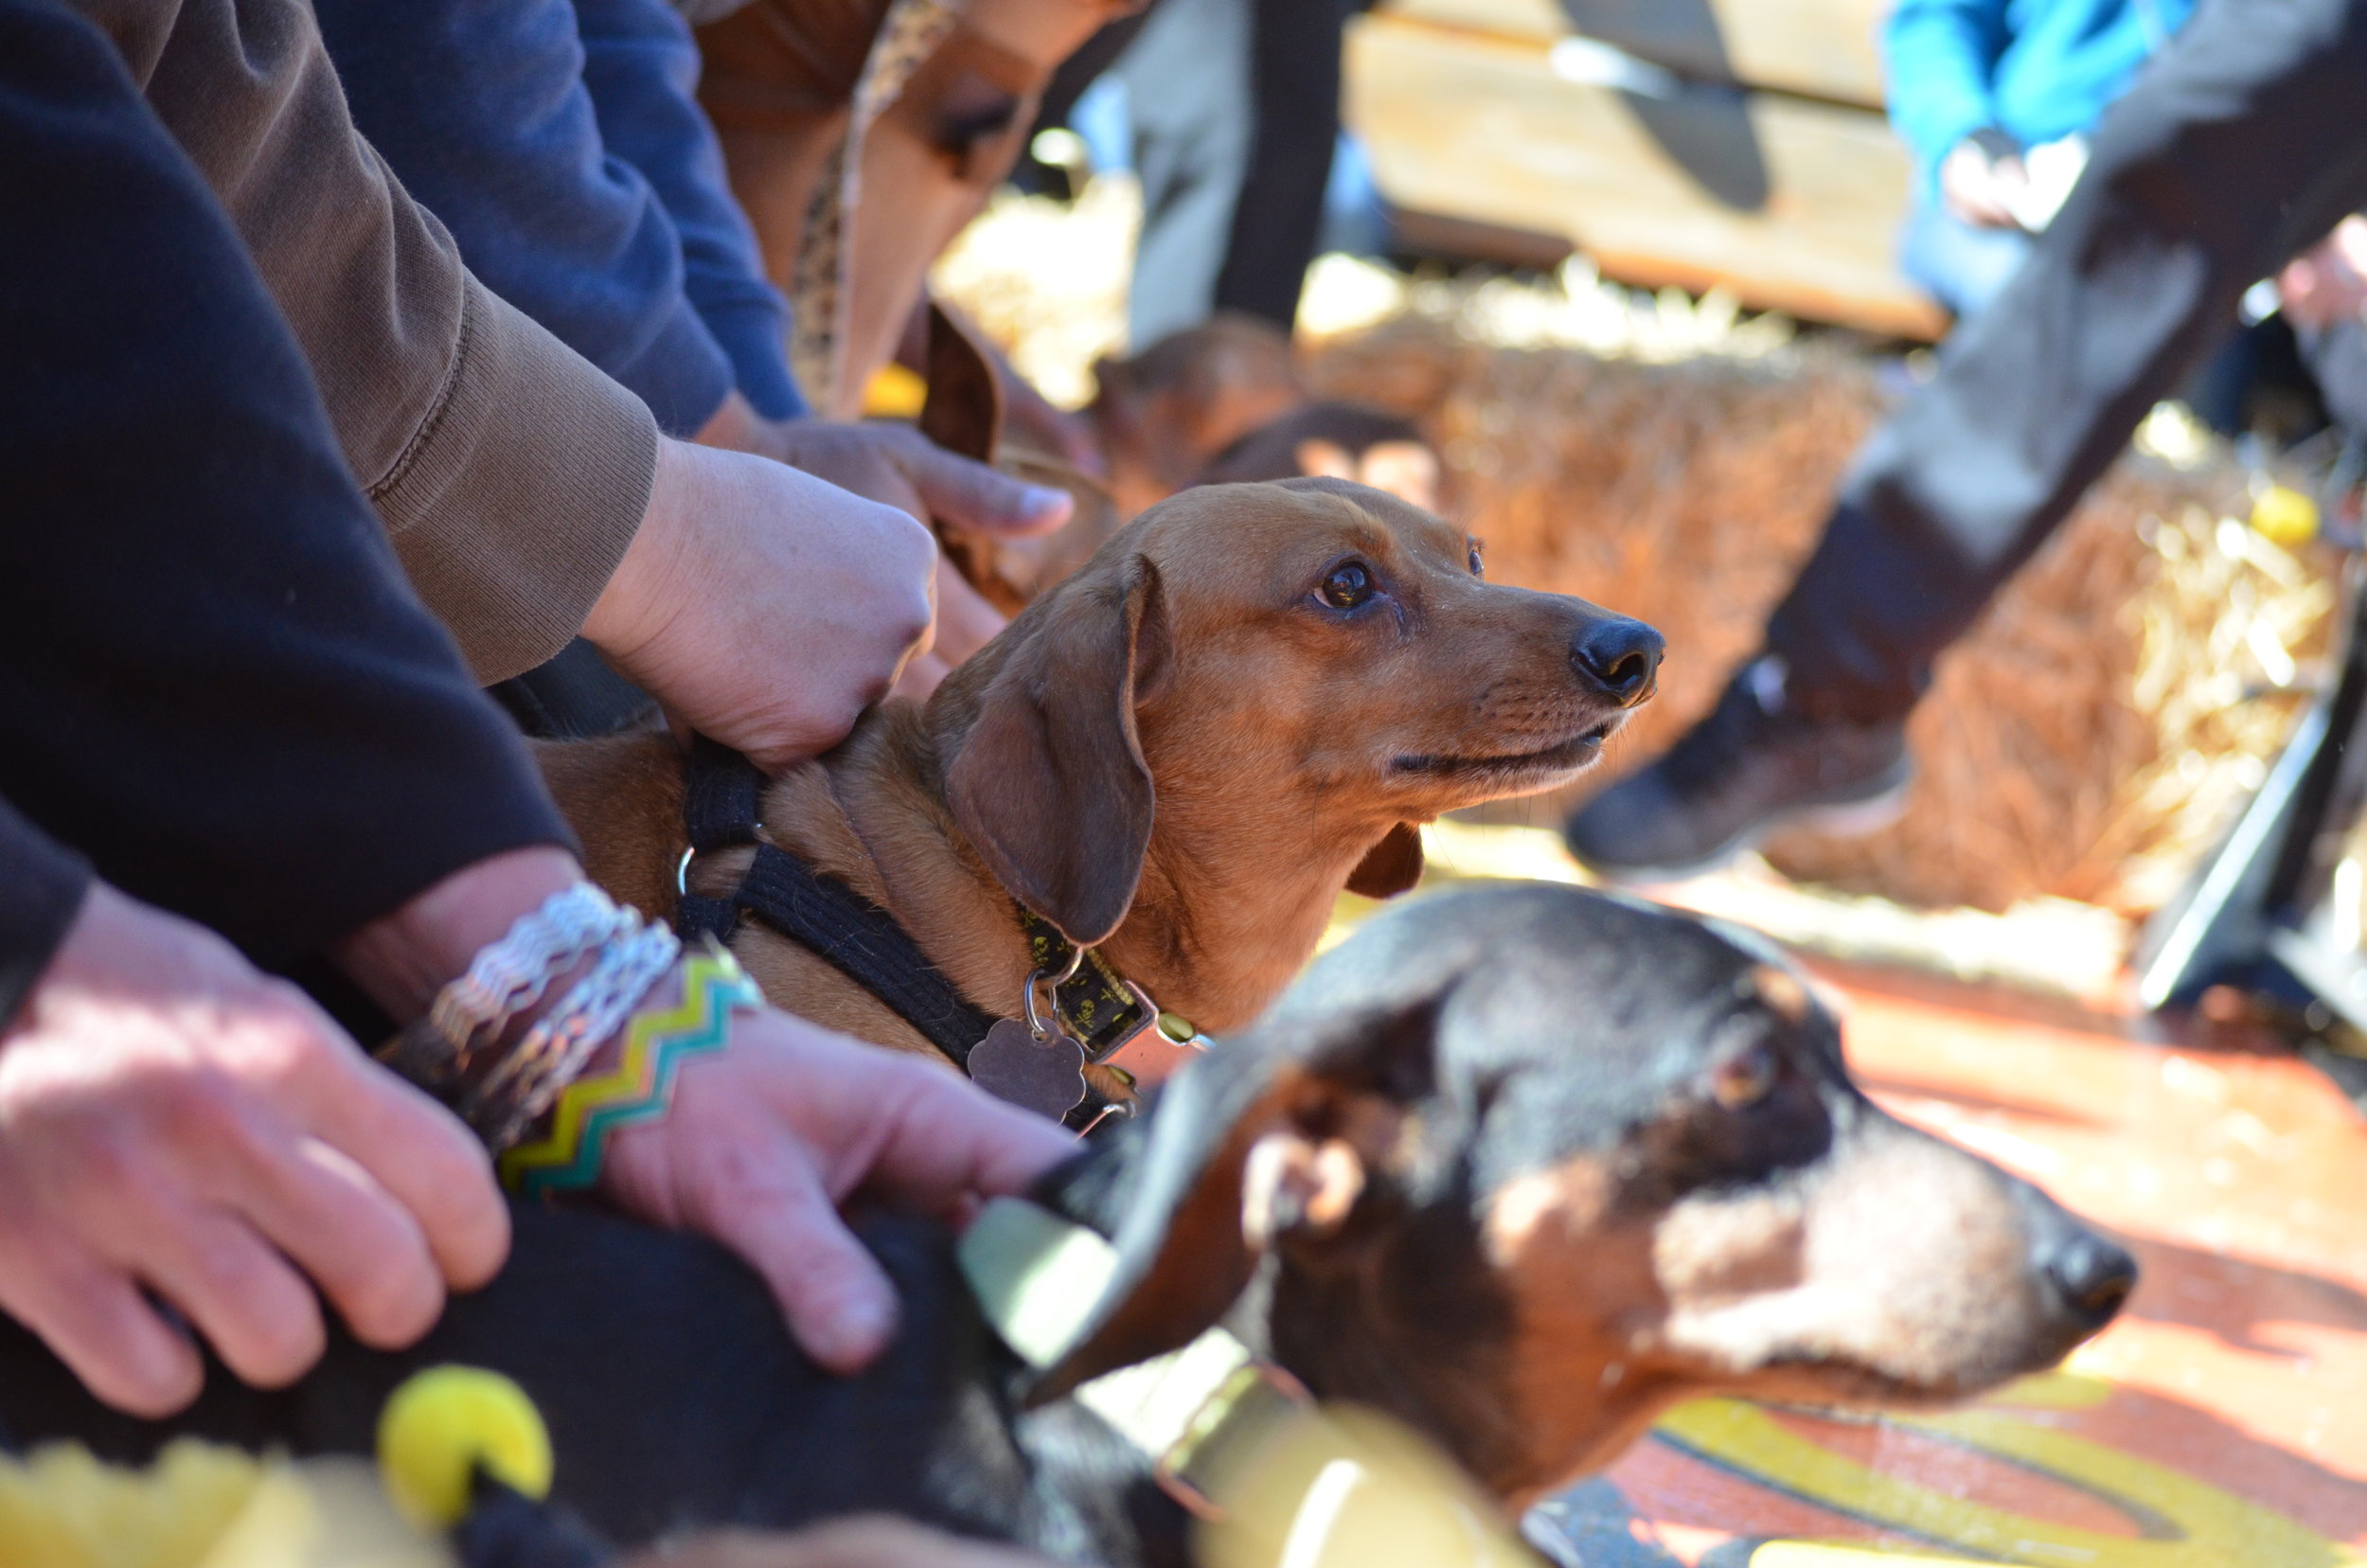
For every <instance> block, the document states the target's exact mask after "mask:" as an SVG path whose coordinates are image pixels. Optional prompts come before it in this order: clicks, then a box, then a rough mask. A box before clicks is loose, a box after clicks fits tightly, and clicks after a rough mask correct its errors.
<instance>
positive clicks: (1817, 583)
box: [1767, 0, 2367, 722]
mask: <svg viewBox="0 0 2367 1568" xmlns="http://www.w3.org/2000/svg"><path fill="white" fill-rule="evenodd" d="M2362 206H2367V0H2205V4H2204V5H2203V7H2202V9H2200V10H2199V11H2198V13H2197V15H2196V16H2195V19H2194V20H2193V21H2192V22H2191V23H2190V24H2188V26H2187V27H2186V29H2185V31H2184V32H2183V33H2181V34H2180V36H2179V37H2178V38H2177V39H2175V40H2174V41H2172V43H2171V44H2170V45H2169V46H2168V47H2167V48H2165V49H2164V50H2163V51H2162V54H2161V55H2160V56H2159V57H2158V58H2156V59H2155V60H2154V62H2152V63H2151V64H2150V65H2148V66H2147V67H2146V69H2145V73H2144V74H2143V75H2142V76H2141V77H2140V78H2139V79H2138V80H2137V82H2136V84H2135V85H2134V86H2133V87H2132V88H2131V89H2130V91H2129V93H2128V95H2127V97H2126V98H2123V99H2122V100H2121V101H2120V102H2119V103H2118V104H2116V105H2114V106H2113V108H2112V110H2111V112H2110V113H2109V114H2108V115H2107V116H2105V118H2104V121H2103V123H2102V125H2100V126H2099V127H2098V128H2097V132H2096V138H2095V151H2094V157H2093V159H2092V161H2091V163H2090V164H2089V166H2088V171H2087V175H2086V177H2085V178H2084V179H2083V180H2082V181H2081V183H2080V185H2079V187H2078V189H2077V190H2075V191H2074V192H2073V195H2072V199H2071V201H2070V203H2069V204H2068V205H2066V206H2065V207H2064V209H2063V211H2062V213H2061V214H2060V215H2059V216H2057V217H2056V221H2055V223H2054V224H2053V225H2052V226H2051V227H2050V228H2048V230H2047V232H2046V234H2045V235H2044V237H2043V238H2041V239H2040V241H2038V247H2037V248H2036V250H2035V251H2034V252H2033V253H2032V256H2031V258H2030V261H2029V263H2028V264H2027V265H2026V266H2024V267H2023V268H2022V270H2021V272H2020V275H2019V276H2017V277H2016V278H2015V280H2014V281H2013V282H2012V283H2011V284H2010V285H2009V286H2008V287H2007V288H2006V290H2005V292H2004V293H2003V294H2001V295H2000V296H1999V298H1998V300H1997V303H1996V304H1995V305H1993V306H1992V307H1990V309H1989V310H1988V311H1987V312H1984V314H1983V315H1981V316H1980V317H1979V318H1978V319H1976V320H1975V321H1973V322H1971V323H1970V324H1969V325H1967V327H1965V328H1964V329H1963V330H1961V331H1959V332H1958V333H1957V335H1956V336H1955V337H1954V338H1953V339H1952V340H1950V342H1949V345H1948V347H1946V349H1945V350H1944V351H1943V353H1942V356H1941V367H1940V370H1939V373H1938V374H1937V375H1936V376H1935V377H1934V378H1933V379H1932V380H1931V382H1930V383H1928V384H1927V385H1925V386H1924V387H1922V388H1921V389H1920V390H1918V391H1917V392H1916V393H1915V394H1914V396H1913V397H1912V398H1911V399H1910V400H1909V401H1908V402H1907V403H1906V405H1905V406H1904V407H1902V408H1901V409H1900V410H1899V411H1898V413H1897V415H1896V416H1895V417H1894V418H1893V419H1891V420H1890V421H1889V423H1887V424H1885V425H1884V426H1882V427H1881V428H1880V429H1879V430H1878V431H1877V432H1876V433H1875V434H1874V436H1873V437H1872V438H1871V439H1870V440H1869V441H1868V442H1867V444H1866V446H1865V448H1864V449H1863V450H1862V451H1861V452H1860V454H1859V456H1858V460H1857V462H1856V464H1855V466H1854V467H1853V468H1852V469H1851V471H1850V472H1849V474H1848V476H1847V477H1846V478H1845V479H1844V481H1843V482H1842V490H1841V495H1840V498H1839V500H1838V502H1837V504H1836V506H1835V508H1834V511H1833V515H1832V517H1831V519H1830V520H1829V521H1828V522H1827V524H1826V526H1825V532H1824V541H1823V543H1821V544H1819V546H1818V547H1817V551H1816V554H1815V555H1814V556H1813V557H1811V558H1810V560H1809V561H1808V563H1807V565H1806V567H1805V568H1803V569H1802V571H1801V574H1800V578H1799V579H1798V580H1797V581H1796V582H1795V583H1794V584H1793V586H1792V590H1791V593H1790V595H1789V597H1787V598H1786V599H1785V600H1784V602H1783V603H1782V604H1781V605H1780V606H1779V607H1777V609H1776V611H1775V614H1774V616H1773V618H1772V620H1771V622H1770V624H1769V627H1768V633H1767V648H1768V651H1770V652H1771V653H1773V654H1775V655H1777V656H1778V657H1780V658H1781V659H1783V660H1784V661H1785V664H1786V667H1787V675H1788V681H1787V686H1786V690H1787V693H1788V696H1789V700H1790V702H1791V703H1792V704H1794V705H1796V706H1797V707H1798V708H1799V709H1800V710H1801V711H1803V712H1804V713H1806V714H1808V715H1809V716H1811V717H1816V718H1827V719H1835V720H1845V721H1855V722H1878V721H1882V720H1888V719H1895V718H1902V717H1904V716H1905V714H1906V713H1907V711H1908V710H1909V709H1910V708H1911V707H1913V704H1914V702H1915V700H1916V698H1917V697H1918V696H1920V695H1921V693H1922V691H1923V689H1924V687H1925V686H1927V685H1928V684H1929V681H1930V678H1931V661H1932V659H1933V658H1934V657H1936V656H1937V654H1938V653H1939V651H1940V650H1942V649H1943V648H1946V647H1947V646H1948V645H1949V643H1951V642H1953V641H1954V640H1955V639H1956V638H1957V637H1959V636H1961V635H1963V634H1964V633H1965V632H1966V630H1967V628H1969V627H1970V626H1971V625H1972V623H1973V621H1974V619H1975V618H1976V617H1977V616H1978V615H1980V613H1981V610H1982V608H1983V606H1984V605H1985V604H1986V603H1987V602H1988V600H1989V597H1990V596H1991V595H1993V594H1994V593H1995V592H1996V591H1997V589H1998V588H1999V586H2000V585H2001V584H2002V583H2003V582H2004V581H2005V579H2007V578H2008V577H2011V576H2012V575H2013V573H2014V572H2015V570H2016V569H2017V568H2019V567H2020V565H2021V563H2022V562H2023V561H2027V560H2029V559H2030V557H2031V555H2032V554H2033V553H2034V552H2035V551H2036V550H2037V549H2038V546H2039V545H2040V544H2041V543H2044V542H2045V541H2046V539H2047V537H2048V535H2049V534H2051V533H2052V532H2053V531H2054V530H2055V528H2056V526H2057V525H2058V524H2060V523H2061V522H2062V521H2063V519H2064V518H2065V517H2066V516H2068V515H2069V514H2070V512H2071V509H2072V508H2073V506H2074V505H2075V504H2076V503H2077V502H2078V500H2079V497H2080V495H2081V493H2082V492H2084V491H2085V490H2087V488H2088V486H2089V485H2090V484H2091V483H2092V482H2094V480H2095V479H2096V478H2097V477H2098V476H2099V475H2101V474H2102V473H2103V472H2104V471H2105V470H2106V469H2107V468H2108V467H2109V466H2110V464H2111V462H2112V460H2113V458H2114V457H2115V456H2117V455H2118V454H2120V453H2121V451H2122V450H2123V449H2124V448H2125V447H2126V446H2127V442H2128V437H2129V434H2130V432H2131V431H2133V430H2134V429H2135V428H2136V426H2137V421H2138V420H2139V419H2142V418H2143V417H2144V416H2145V412H2146V410H2147V409H2149V408H2150V407H2152V405H2153V404H2154V402H2155V401H2157V400H2159V399H2160V398H2162V397H2163V396H2165V395H2167V394H2169V393H2170V392H2171V391H2172V389H2173V388H2174V387H2175V386H2176V385H2177V384H2178V383H2179V382H2180V379H2181V378H2182V377H2183V376H2184V375H2185V374H2186V373H2187V372H2188V371H2189V370H2190V369H2192V368H2193V367H2194V366H2195V365H2197V364H2198V363H2199V362H2200V360H2201V359H2202V357H2203V356H2204V355H2205V354H2206V353H2208V352H2209V351H2210V350H2211V349H2212V347H2214V346H2215V345H2216V343H2217V342H2218V340H2219V339H2220V338H2221V337H2222V336H2223V335H2224V334H2225V333H2226V331H2227V330H2230V329H2232V328H2233V326H2234V320H2235V306H2236V301H2237V299H2238V298H2239V297H2240V296H2241V295H2242V294H2243V292H2244V290H2245V289H2246V288H2248V287H2250V286H2251V284H2252V283H2253V282H2255V281H2257V280H2258V279H2260V278H2262V277H2265V276H2269V274H2271V273H2273V272H2274V271H2275V270H2276V269H2277V268H2278V267H2279V266H2280V265H2281V264H2282V263H2283V262H2284V261H2285V260H2286V259H2287V258H2289V257H2290V256H2292V255H2293V254H2294V253H2295V252H2296V251H2298V250H2301V249H2303V248H2305V247H2306V246H2307V245H2309V244H2311V243H2313V242H2315V241H2317V240H2318V239H2320V238H2321V237H2322V236H2323V235H2324V234H2325V233H2326V231H2327V230H2329V229H2331V228H2332V227H2333V226H2334V224H2335V223H2336V222H2337V221H2338V220H2340V218H2341V217H2342V215H2343V214H2345V213H2347V212H2350V211H2353V210H2356V209H2358V208H2359V207H2362Z"/></svg>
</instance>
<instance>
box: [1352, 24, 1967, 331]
mask: <svg viewBox="0 0 2367 1568" xmlns="http://www.w3.org/2000/svg"><path fill="white" fill-rule="evenodd" d="M1880 16H1881V3H1880V0H1385V3H1384V4H1383V5H1382V6H1381V7H1380V8H1379V9H1377V10H1375V11H1374V12H1372V13H1371V14H1369V15H1366V16H1363V17H1360V18H1359V19H1357V20H1356V21H1355V22H1354V23H1352V24H1351V26H1350V30H1349V35H1348V48H1347V115H1348V119H1349V123H1350V124H1352V125H1353V126H1354V127H1355V129H1356V131H1357V133H1358V134H1359V135H1361V137H1362V139H1363V141H1364V144H1365V146H1366V148H1367V150H1368V151H1369V152H1370V154H1371V157H1372V160H1373V169H1374V174H1375V177H1376V180H1377V181H1378V183H1379V187H1380V190H1381V193H1382V194H1383V195H1384V196H1385V197H1386V198H1387V199H1388V200H1389V201H1390V203H1391V204H1392V205H1395V206H1396V207H1397V208H1398V209H1399V211H1400V212H1401V213H1402V214H1403V215H1404V217H1405V220H1406V222H1407V225H1408V228H1409V230H1410V232H1412V233H1414V234H1415V235H1420V234H1422V233H1424V232H1425V231H1426V229H1427V231H1428V232H1430V233H1432V234H1440V233H1443V232H1447V231H1448V230H1449V229H1451V231H1452V233H1453V234H1454V236H1455V242H1456V243H1457V244H1458V245H1459V246H1460V248H1465V249H1468V250H1470V251H1472V252H1473V253H1474V254H1480V255H1487V254H1491V253H1492V254H1495V255H1497V256H1498V257H1500V258H1503V259H1505V260H1515V261H1527V262H1535V261H1539V260H1543V259H1548V258H1550V256H1551V254H1552V253H1553V252H1554V251H1555V250H1556V249H1557V248H1558V247H1563V246H1567V247H1575V249H1577V250H1579V251H1582V252H1584V253H1585V254H1586V255H1587V256H1588V257H1590V258H1593V260H1594V262H1595V263H1596V264H1597V265H1598V266H1599V267H1600V268H1601V269H1602V271H1603V273H1604V275H1605V276H1610V277H1615V278H1618V279H1619V280H1621V281H1623V282H1628V283H1633V284H1637V285H1640V286H1643V287H1647V288H1657V287H1661V286H1664V285H1667V284H1674V285H1677V286H1678V287H1681V288H1684V289H1687V290H1691V291H1693V292H1696V293H1700V292H1702V291H1705V290H1707V289H1709V288H1711V287H1713V286H1723V287H1724V288H1726V289H1729V290H1731V291H1732V292H1733V293H1734V294H1736V295H1738V296H1739V297H1740V298H1741V300H1742V302H1743V303H1744V304H1745V305H1746V306H1749V307H1751V308H1753V309H1763V310H1765V309H1771V310H1781V311H1787V312H1792V313H1794V314H1797V315H1800V316H1803V317H1806V318H1809V319H1813V320H1819V321H1828V322H1836V323H1840V324H1842V325H1846V326H1852V327H1858V328H1861V329H1864V330H1869V331H1875V332H1882V333H1890V334H1895V335H1898V336H1902V337H1911V338H1925V339H1929V338H1933V337H1936V336H1938V335H1939V333H1940V332H1941V331H1942V330H1944V328H1945V327H1946V325H1947V319H1948V318H1947V316H1946V315H1945V313H1944V312H1941V311H1940V310H1939V309H1938V307H1936V306H1934V305H1933V304H1931V301H1930V300H1928V299H1926V298H1925V297H1924V296H1923V294H1921V293H1920V292H1918V291H1917V290H1916V289H1915V288H1914V286H1913V284H1911V283H1909V282H1908V281H1907V280H1906V279H1905V278H1904V277H1902V276H1899V273H1898V270H1897V267H1896V264H1895V259H1894V256H1895V247H1896V243H1897V232H1898V225H1899V222H1900V220H1901V218H1902V217H1903V216H1904V214H1905V210H1906V203H1907V195H1908V189H1909V185H1910V181H1911V180H1912V178H1913V172H1912V165H1911V161H1910V159H1909V157H1908V154H1907V151H1906V149H1905V148H1904V147H1902V146H1901V145H1900V144H1899V142H1898V140H1897V138H1896V137H1895V136H1894V135H1893V134H1891V130H1890V127H1889V124H1888V122H1887V121H1886V120H1885V119H1884V118H1883V116H1882V110H1881V101H1882V82H1881V67H1880V60H1879V57H1878V53H1877V49H1876V42H1875V35H1876V30H1877V28H1878V26H1879V24H1880Z"/></svg>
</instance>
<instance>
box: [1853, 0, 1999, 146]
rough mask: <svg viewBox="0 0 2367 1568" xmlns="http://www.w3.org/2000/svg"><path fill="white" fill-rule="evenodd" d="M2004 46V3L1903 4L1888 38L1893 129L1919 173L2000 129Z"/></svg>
mask: <svg viewBox="0 0 2367 1568" xmlns="http://www.w3.org/2000/svg"><path fill="white" fill-rule="evenodd" d="M2004 45H2005V16H2004V7H2003V6H2002V4H2000V3H1998V0H1901V3H1900V4H1899V5H1898V7H1897V8H1896V9H1894V10H1893V11H1892V12H1891V15H1890V18H1889V20H1888V21H1887V22H1886V23H1885V24H1884V26H1883V31H1882V62H1883V74H1884V77H1885V79H1886V89H1887V96H1888V98H1889V102H1890V117H1891V124H1892V125H1893V126H1894V127H1895V128H1896V130H1897V132H1898V134H1899V139H1900V140H1902V141H1904V142H1906V144H1907V145H1908V147H1909V148H1911V149H1912V150H1913V152H1914V154H1915V161H1916V163H1917V165H1918V166H1920V167H1921V168H1923V169H1936V168H1937V167H1938V165H1939V162H1940V160H1941V159H1942V158H1944V157H1946V156H1947V155H1948V153H1949V150H1950V149H1951V148H1953V147H1955V145H1956V144H1957V143H1958V142H1961V141H1963V140H1964V139H1965V138H1966V137H1967V136H1969V135H1971V134H1973V133H1974V132H1976V131H1979V130H1981V129H1983V128H1984V127H1985V126H1989V125H1991V124H1993V123H1995V120H1996V116H1997V109H1996V105H1995V103H1994V101H1993V97H1992V94H1991V92H1990V87H1989V80H1990V77H1991V75H1992V73H1993V72H1994V71H1995V69H1996V65H1997V57H1998V55H1999V53H2000V52H2001V51H2002V49H2003V48H2004Z"/></svg>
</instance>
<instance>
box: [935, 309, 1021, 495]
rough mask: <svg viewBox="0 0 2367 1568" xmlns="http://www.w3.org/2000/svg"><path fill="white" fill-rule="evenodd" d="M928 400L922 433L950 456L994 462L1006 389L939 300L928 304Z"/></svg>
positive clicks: (975, 342) (975, 343) (984, 354)
mask: <svg viewBox="0 0 2367 1568" xmlns="http://www.w3.org/2000/svg"><path fill="white" fill-rule="evenodd" d="M928 365H929V372H928V376H927V381H928V384H929V396H928V398H927V400H926V401H923V402H922V403H921V405H920V419H919V421H918V422H919V425H920V433H921V434H922V435H923V436H926V437H929V439H930V440H932V441H934V442H935V443H936V444H937V445H939V446H941V447H943V448H944V449H945V450H946V451H948V452H955V453H959V454H961V455H963V456H965V457H970V458H974V459H976V460H977V461H979V462H981V463H991V462H993V461H994V449H995V446H996V444H997V443H998V442H999V441H1000V440H1001V439H1002V436H1003V389H1002V387H1001V386H1000V385H999V384H997V383H996V382H995V379H994V363H993V361H991V360H990V359H988V357H987V350H986V349H985V347H982V346H981V345H980V343H979V341H978V340H977V339H976V338H975V337H973V336H971V335H970V331H969V330H968V329H967V328H965V327H964V326H963V325H962V324H961V322H959V321H958V320H956V319H955V318H954V316H953V314H952V312H950V311H948V310H947V309H946V308H945V307H944V306H942V305H940V304H938V303H937V302H936V301H935V300H934V299H933V300H931V301H929V360H928Z"/></svg>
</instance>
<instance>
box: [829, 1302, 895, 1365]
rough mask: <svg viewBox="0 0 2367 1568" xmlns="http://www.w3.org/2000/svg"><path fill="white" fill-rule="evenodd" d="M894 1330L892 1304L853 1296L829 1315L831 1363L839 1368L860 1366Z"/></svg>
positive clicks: (879, 1347) (876, 1351)
mask: <svg viewBox="0 0 2367 1568" xmlns="http://www.w3.org/2000/svg"><path fill="white" fill-rule="evenodd" d="M895 1327H896V1309H895V1307H894V1305H893V1304H891V1303H889V1302H886V1301H882V1300H881V1299H880V1298H879V1297H877V1296H872V1295H862V1296H856V1297H854V1298H852V1299H850V1300H848V1301H845V1302H844V1303H842V1304H841V1305H840V1307H839V1309H838V1310H837V1311H836V1312H834V1313H832V1314H831V1318H830V1325H829V1329H828V1333H829V1339H830V1348H831V1351H832V1352H833V1353H832V1355H831V1357H830V1360H831V1361H833V1362H835V1363H839V1364H841V1365H861V1364H862V1363H865V1362H868V1361H869V1360H870V1359H871V1358H872V1357H874V1356H876V1355H878V1354H879V1353H880V1351H881V1348H882V1347H884V1346H885V1345H886V1344H887V1339H888V1335H889V1334H890V1333H891V1332H892V1331H893V1330H894V1328H895Z"/></svg>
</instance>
